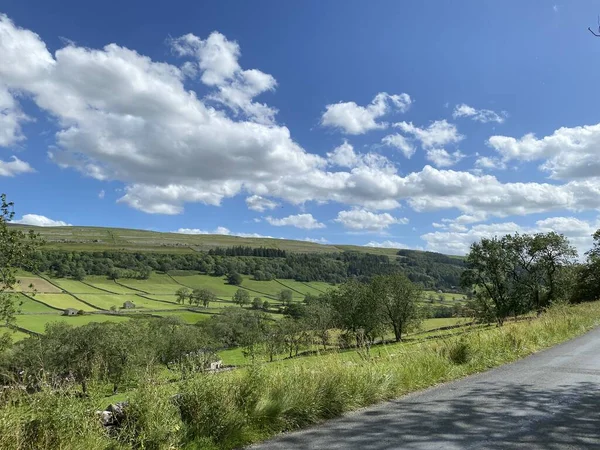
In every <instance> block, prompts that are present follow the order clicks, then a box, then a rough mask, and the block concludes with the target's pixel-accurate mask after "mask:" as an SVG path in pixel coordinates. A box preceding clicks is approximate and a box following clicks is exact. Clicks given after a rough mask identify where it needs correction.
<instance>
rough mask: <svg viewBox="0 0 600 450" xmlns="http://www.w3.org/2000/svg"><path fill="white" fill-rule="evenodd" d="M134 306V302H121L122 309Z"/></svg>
mask: <svg viewBox="0 0 600 450" xmlns="http://www.w3.org/2000/svg"><path fill="white" fill-rule="evenodd" d="M133 308H135V303H133V302H132V301H129V300H127V301H126V302H124V303H123V309H133Z"/></svg>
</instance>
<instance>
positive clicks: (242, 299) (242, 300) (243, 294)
mask: <svg viewBox="0 0 600 450" xmlns="http://www.w3.org/2000/svg"><path fill="white" fill-rule="evenodd" d="M232 300H233V302H234V303H235V304H237V305H240V306H242V307H243V306H244V305H248V304H249V303H250V293H249V292H248V291H247V290H246V289H238V290H237V291H235V294H233V298H232Z"/></svg>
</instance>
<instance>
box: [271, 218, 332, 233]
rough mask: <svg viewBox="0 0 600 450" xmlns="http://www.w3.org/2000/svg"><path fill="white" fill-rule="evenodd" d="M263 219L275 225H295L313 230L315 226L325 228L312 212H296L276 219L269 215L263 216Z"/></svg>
mask: <svg viewBox="0 0 600 450" xmlns="http://www.w3.org/2000/svg"><path fill="white" fill-rule="evenodd" d="M265 220H266V221H267V222H268V223H270V224H271V225H273V226H275V227H284V226H290V227H296V228H303V229H305V230H313V229H316V228H325V224H324V223H320V222H319V221H317V220H316V219H315V218H314V217H313V216H312V214H296V215H293V216H288V217H284V218H281V219H276V218H274V217H271V216H267V217H265Z"/></svg>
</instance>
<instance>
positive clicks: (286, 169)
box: [0, 16, 324, 214]
mask: <svg viewBox="0 0 600 450" xmlns="http://www.w3.org/2000/svg"><path fill="white" fill-rule="evenodd" d="M0 33H1V35H2V39H1V40H0V59H1V60H2V61H3V64H2V66H1V67H0V84H2V85H6V86H8V88H10V89H11V90H14V91H18V92H20V93H22V94H23V95H28V96H30V97H31V98H32V99H33V100H34V102H35V103H36V104H37V105H38V106H39V107H40V108H41V109H42V110H44V111H46V112H48V113H49V114H50V115H52V116H53V117H56V119H57V123H58V125H59V126H60V130H59V131H58V132H57V134H56V149H53V150H52V152H51V153H50V157H51V159H52V160H54V161H55V162H56V163H57V164H60V165H61V166H63V167H72V168H75V169H77V170H79V171H81V172H82V173H84V174H86V175H88V176H91V177H94V178H97V179H100V180H109V179H116V180H120V181H123V182H125V183H126V184H127V187H126V194H125V196H124V197H122V198H121V202H123V203H126V204H128V205H130V206H132V207H134V208H137V209H140V210H142V211H146V212H150V213H163V214H177V213H180V212H181V211H182V210H183V204H184V203H185V202H203V203H206V204H211V205H218V204H220V202H221V200H222V199H223V198H225V197H232V196H234V195H236V194H237V193H239V192H240V191H241V189H242V187H243V186H244V184H248V185H252V184H253V183H261V182H262V181H263V180H274V179H277V178H278V177H280V176H281V174H285V173H293V174H295V176H304V175H305V174H307V173H310V172H312V171H313V170H315V169H318V167H320V166H321V165H322V164H324V161H323V159H322V158H321V157H319V156H317V155H312V154H308V153H306V152H305V151H304V150H303V149H302V148H301V147H300V146H299V145H297V144H296V143H295V142H294V141H293V140H292V139H291V137H290V132H289V130H288V129H287V128H286V127H283V126H276V125H264V124H261V123H256V121H254V120H250V121H236V120H233V119H231V118H229V117H228V116H227V115H226V114H225V113H224V112H223V111H220V110H217V109H215V108H213V107H210V106H207V104H205V103H204V102H202V101H200V100H199V99H198V98H197V96H196V94H195V93H194V92H193V91H187V90H186V89H185V87H184V85H183V80H184V78H185V76H184V74H183V73H182V71H181V70H180V69H179V68H177V67H175V66H172V65H169V64H165V63H160V62H154V61H152V60H151V59H150V58H148V57H145V56H142V55H140V54H139V53H137V52H135V51H133V50H129V49H127V48H123V47H120V46H118V45H116V44H110V45H107V46H106V47H104V48H103V49H100V50H97V49H90V48H83V47H76V46H67V47H64V48H62V49H59V50H58V51H57V52H56V54H55V56H52V55H51V54H50V53H49V52H48V50H47V49H46V46H45V44H44V43H43V42H42V41H41V40H40V39H39V36H37V35H35V34H34V33H31V32H30V31H28V30H23V29H21V28H17V27H16V26H15V25H14V24H13V23H12V22H11V21H10V20H9V19H8V18H7V17H6V16H1V17H0ZM184 53H185V52H184ZM234 53H235V52H234ZM24 55H26V56H24ZM200 66H201V67H200V69H201V70H204V71H205V72H206V71H208V72H209V74H208V75H206V76H204V75H205V73H204V72H203V75H202V77H203V78H204V81H205V82H206V83H209V84H210V83H212V84H213V85H217V86H218V85H219V83H224V82H226V81H227V80H229V77H235V76H236V71H235V70H233V69H232V67H233V68H235V65H231V63H230V61H229V59H228V58H220V57H218V58H216V59H215V61H214V64H212V65H211V64H206V65H204V64H200ZM246 75H247V76H249V77H252V76H254V75H256V73H253V74H246ZM255 78H256V77H255ZM174 143H176V145H174ZM115 149H119V151H115ZM253 193H256V192H253Z"/></svg>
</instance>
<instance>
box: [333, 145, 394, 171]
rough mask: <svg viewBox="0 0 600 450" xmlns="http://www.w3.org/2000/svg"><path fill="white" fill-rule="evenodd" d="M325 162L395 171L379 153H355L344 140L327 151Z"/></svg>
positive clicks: (352, 167) (388, 161) (338, 165)
mask: <svg viewBox="0 0 600 450" xmlns="http://www.w3.org/2000/svg"><path fill="white" fill-rule="evenodd" d="M327 164H328V165H329V166H337V167H347V168H350V169H355V168H365V169H367V170H370V169H372V170H382V171H386V172H389V173H395V172H396V169H395V167H394V165H393V164H392V162H391V161H390V160H389V159H388V158H386V157H385V156H383V155H380V154H379V153H374V152H369V153H362V154H359V153H355V151H354V147H353V146H352V145H351V144H350V143H349V142H348V141H344V142H343V144H342V145H340V146H338V147H336V148H335V149H333V151H332V152H329V153H327Z"/></svg>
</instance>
